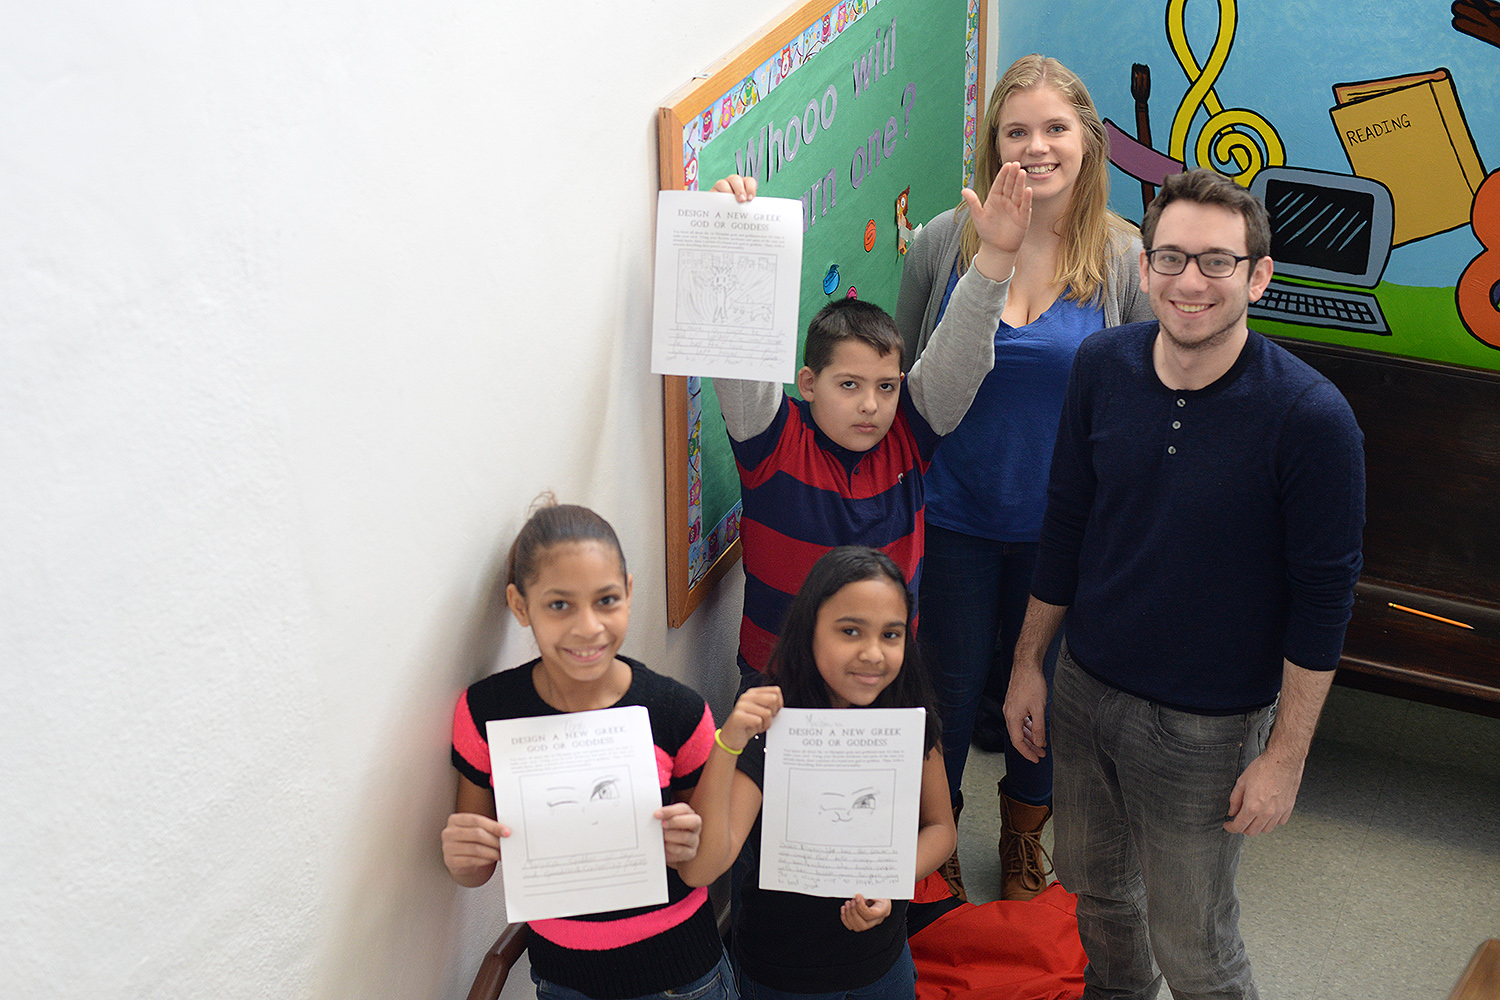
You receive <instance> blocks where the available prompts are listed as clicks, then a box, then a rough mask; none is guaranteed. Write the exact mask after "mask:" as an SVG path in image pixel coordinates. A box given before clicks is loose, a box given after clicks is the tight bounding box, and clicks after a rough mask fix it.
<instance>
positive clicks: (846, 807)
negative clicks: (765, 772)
mask: <svg viewBox="0 0 1500 1000" xmlns="http://www.w3.org/2000/svg"><path fill="white" fill-rule="evenodd" d="M895 791H896V772H895V771H894V770H852V771H829V770H822V769H817V770H814V769H811V768H796V767H794V768H790V769H789V771H788V782H787V805H788V807H789V808H788V809H787V824H786V839H787V840H789V841H794V842H798V843H803V844H814V845H819V846H828V847H889V846H891V843H892V837H893V826H892V822H893V816H894V813H893V811H892V807H891V803H892V801H893V797H894V795H895Z"/></svg>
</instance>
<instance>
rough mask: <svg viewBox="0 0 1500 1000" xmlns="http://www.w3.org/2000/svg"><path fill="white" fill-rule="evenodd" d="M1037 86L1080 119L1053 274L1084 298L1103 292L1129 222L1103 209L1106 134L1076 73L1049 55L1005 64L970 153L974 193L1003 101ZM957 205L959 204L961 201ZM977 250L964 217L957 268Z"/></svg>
mask: <svg viewBox="0 0 1500 1000" xmlns="http://www.w3.org/2000/svg"><path fill="white" fill-rule="evenodd" d="M1041 86H1046V87H1051V88H1052V89H1053V90H1055V91H1057V93H1058V94H1059V95H1060V96H1061V97H1062V98H1063V100H1065V101H1067V102H1068V103H1069V104H1071V105H1072V106H1073V110H1074V112H1076V113H1077V115H1078V120H1079V121H1080V122H1081V123H1082V124H1083V163H1082V164H1081V165H1080V166H1079V168H1078V179H1077V180H1076V181H1074V183H1073V191H1072V197H1071V198H1070V199H1069V201H1068V208H1067V211H1066V212H1064V213H1063V219H1062V233H1061V236H1062V244H1061V254H1060V256H1059V257H1058V261H1057V275H1056V277H1057V281H1058V282H1059V283H1060V284H1062V285H1065V286H1066V287H1067V289H1068V292H1067V294H1066V295H1065V296H1064V297H1065V298H1069V299H1073V300H1075V301H1078V302H1090V301H1094V300H1096V299H1098V298H1099V296H1100V295H1101V294H1102V293H1103V291H1104V282H1105V275H1106V271H1107V265H1108V263H1109V260H1110V258H1111V257H1113V256H1114V255H1115V254H1116V253H1118V252H1119V250H1118V247H1119V246H1121V245H1123V244H1121V243H1120V239H1121V238H1122V237H1125V236H1126V235H1127V234H1128V233H1130V232H1131V230H1132V228H1133V227H1132V226H1131V225H1130V223H1128V222H1126V221H1125V220H1124V219H1122V218H1120V217H1119V216H1118V215H1116V214H1115V213H1114V212H1111V211H1110V210H1109V139H1108V137H1107V136H1106V135H1105V133H1104V123H1103V122H1101V121H1100V120H1099V112H1098V111H1097V110H1095V108H1094V100H1093V98H1091V97H1090V96H1089V89H1088V88H1087V87H1085V86H1084V85H1083V81H1082V80H1080V79H1079V78H1078V74H1076V73H1074V72H1073V71H1072V70H1070V69H1068V68H1067V67H1066V66H1064V65H1063V64H1062V63H1060V62H1058V61H1057V60H1056V59H1053V58H1051V57H1050V56H1040V55H1036V54H1035V53H1033V54H1032V55H1029V56H1022V57H1021V58H1019V59H1017V60H1016V61H1015V62H1013V63H1011V64H1010V69H1007V70H1006V71H1005V75H1004V76H1002V77H1000V81H999V82H998V83H996V84H995V90H994V93H992V94H990V103H989V110H987V111H986V112H985V115H984V129H983V131H982V132H981V133H980V137H979V142H978V144H977V145H978V149H977V150H976V151H975V155H974V192H975V194H977V195H979V200H980V201H984V199H985V198H987V197H989V193H990V186H991V185H992V184H993V183H994V181H995V175H996V174H997V173H999V172H1000V166H1001V163H1000V152H999V150H998V149H996V143H995V140H996V139H997V138H998V137H999V134H1000V114H1001V112H1002V111H1003V110H1004V108H1005V102H1006V101H1007V100H1008V99H1009V98H1010V96H1011V95H1012V94H1014V93H1016V92H1017V91H1021V90H1029V89H1031V88H1032V87H1041ZM959 207H960V208H962V207H963V205H962V203H960V205H959ZM978 252H979V233H978V232H977V231H975V229H974V220H973V219H971V218H969V217H967V216H965V218H964V223H963V230H962V232H961V233H960V235H959V255H958V261H959V270H960V271H966V270H968V268H969V263H970V262H971V261H972V260H973V259H974V255H975V254H976V253H978Z"/></svg>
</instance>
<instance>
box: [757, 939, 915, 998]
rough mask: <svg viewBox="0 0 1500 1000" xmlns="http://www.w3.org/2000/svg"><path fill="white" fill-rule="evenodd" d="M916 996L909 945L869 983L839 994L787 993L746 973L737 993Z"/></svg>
mask: <svg viewBox="0 0 1500 1000" xmlns="http://www.w3.org/2000/svg"><path fill="white" fill-rule="evenodd" d="M916 995H917V967H916V966H915V965H914V964H912V960H911V946H910V945H902V946H901V957H900V958H897V959H896V964H895V965H893V966H891V970H890V971H889V972H887V973H886V974H885V975H883V976H881V977H880V978H879V979H877V980H875V981H874V982H873V983H871V984H870V985H869V986H861V987H860V988H859V989H857V990H842V991H840V992H838V993H788V992H786V991H785V990H773V989H772V988H771V987H769V986H762V985H761V984H760V983H757V982H756V981H755V980H753V979H751V978H750V977H749V976H745V975H742V976H740V996H742V997H744V1000H913V998H914V997H915V996H916Z"/></svg>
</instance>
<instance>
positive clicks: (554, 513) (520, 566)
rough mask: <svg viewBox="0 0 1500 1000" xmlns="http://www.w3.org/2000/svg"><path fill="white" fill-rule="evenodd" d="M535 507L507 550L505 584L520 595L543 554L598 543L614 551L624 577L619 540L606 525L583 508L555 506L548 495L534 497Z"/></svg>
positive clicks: (544, 555) (571, 505)
mask: <svg viewBox="0 0 1500 1000" xmlns="http://www.w3.org/2000/svg"><path fill="white" fill-rule="evenodd" d="M537 503H538V506H536V507H535V508H534V509H533V511H532V514H531V517H529V518H527V520H526V523H525V524H524V525H522V526H521V530H520V532H519V533H518V534H517V535H516V540H515V541H514V542H513V543H511V547H510V560H509V565H510V570H509V573H508V575H507V577H506V581H505V582H506V583H509V584H513V585H514V586H515V588H516V590H518V591H520V592H521V593H522V594H523V595H524V594H525V593H526V588H527V586H528V585H530V583H531V582H532V581H533V580H535V579H536V576H537V573H538V572H539V571H540V570H541V565H542V561H543V560H544V559H545V558H546V555H547V552H548V551H549V550H550V549H552V548H553V547H554V546H557V545H566V544H568V543H570V542H598V543H599V544H601V545H603V546H605V547H606V548H611V549H614V551H615V555H617V556H619V557H620V575H621V576H622V577H624V576H626V575H628V574H627V570H626V568H625V551H624V549H622V548H620V539H619V538H618V537H617V536H616V535H615V529H614V528H612V527H610V525H609V522H608V521H606V520H605V519H604V518H602V517H600V516H599V515H598V514H596V513H594V512H593V511H591V510H589V509H588V508H587V507H579V506H578V505H576V504H568V503H561V504H560V503H558V502H557V498H556V497H554V496H553V495H552V494H550V493H546V494H543V495H542V496H541V497H539V498H538V501H537Z"/></svg>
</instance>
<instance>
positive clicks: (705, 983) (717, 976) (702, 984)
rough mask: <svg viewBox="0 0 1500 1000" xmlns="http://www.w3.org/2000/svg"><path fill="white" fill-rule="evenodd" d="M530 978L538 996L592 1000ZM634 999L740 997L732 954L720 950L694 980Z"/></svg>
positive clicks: (552, 999)
mask: <svg viewBox="0 0 1500 1000" xmlns="http://www.w3.org/2000/svg"><path fill="white" fill-rule="evenodd" d="M531 981H532V982H534V983H536V995H537V1000H593V998H592V997H590V996H589V995H588V994H586V993H580V992H579V991H578V990H575V989H573V988H572V987H571V986H559V985H558V984H557V983H554V982H551V981H550V980H546V979H541V978H539V977H538V976H537V974H536V973H535V972H533V973H532V974H531ZM634 1000H740V991H739V988H738V987H737V986H736V985H735V981H734V970H733V969H731V968H730V967H729V956H728V955H726V954H722V953H721V954H720V955H719V964H718V965H716V966H714V967H713V968H712V969H709V970H708V971H707V972H705V973H704V974H703V975H701V976H699V977H698V978H697V979H695V980H693V981H692V982H690V983H687V984H685V985H682V986H678V987H676V988H675V989H670V990H662V991H661V992H660V993H647V994H646V995H645V996H641V997H635V998H634Z"/></svg>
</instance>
